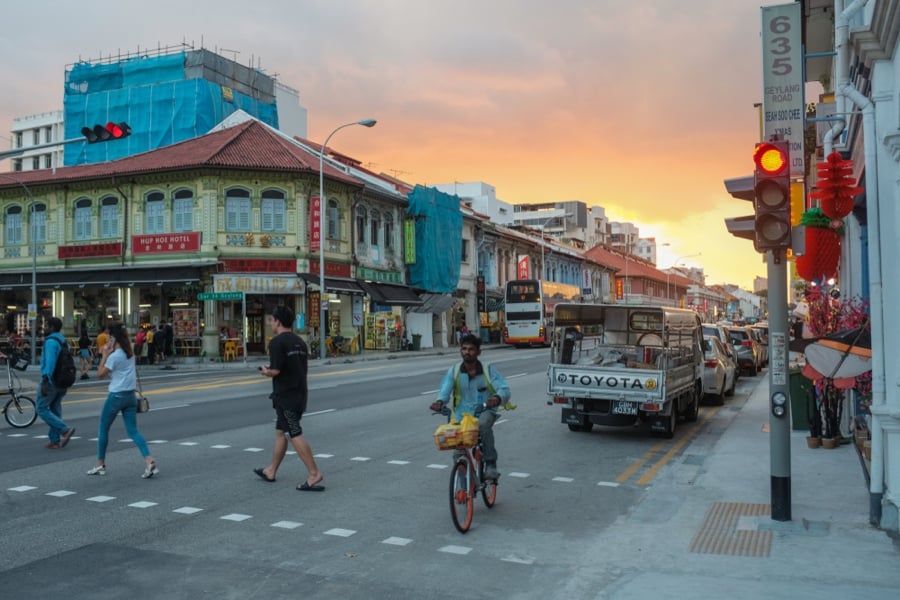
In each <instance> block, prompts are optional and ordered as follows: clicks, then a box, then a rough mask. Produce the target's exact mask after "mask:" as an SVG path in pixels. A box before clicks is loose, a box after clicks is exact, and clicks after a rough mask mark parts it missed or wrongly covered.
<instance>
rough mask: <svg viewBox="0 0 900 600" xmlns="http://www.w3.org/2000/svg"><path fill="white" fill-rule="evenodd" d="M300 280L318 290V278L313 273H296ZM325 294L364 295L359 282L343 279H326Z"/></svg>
mask: <svg viewBox="0 0 900 600" xmlns="http://www.w3.org/2000/svg"><path fill="white" fill-rule="evenodd" d="M297 275H298V276H299V277H300V279H302V280H303V281H305V282H306V283H307V284H309V285H314V286H315V287H316V289H318V288H319V276H318V275H316V274H315V273H298V274H297ZM325 292H326V293H329V294H364V293H365V292H364V291H363V289H362V287H361V286H360V285H359V282H358V281H356V280H355V279H345V278H343V277H326V278H325Z"/></svg>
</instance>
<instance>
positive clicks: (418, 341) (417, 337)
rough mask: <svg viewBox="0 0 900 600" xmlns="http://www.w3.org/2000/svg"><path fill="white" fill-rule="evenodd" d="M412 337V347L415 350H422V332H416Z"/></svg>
mask: <svg viewBox="0 0 900 600" xmlns="http://www.w3.org/2000/svg"><path fill="white" fill-rule="evenodd" d="M412 338H413V343H412V349H413V350H421V349H422V334H421V333H414V334H412Z"/></svg>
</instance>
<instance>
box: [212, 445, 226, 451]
mask: <svg viewBox="0 0 900 600" xmlns="http://www.w3.org/2000/svg"><path fill="white" fill-rule="evenodd" d="M210 448H215V449H216V450H224V449H225V448H231V446H229V445H228V444H213V445H212V446H210Z"/></svg>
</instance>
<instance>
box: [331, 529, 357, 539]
mask: <svg viewBox="0 0 900 600" xmlns="http://www.w3.org/2000/svg"><path fill="white" fill-rule="evenodd" d="M354 533H356V532H355V531H353V530H352V529H341V528H339V527H338V528H335V529H329V530H328V531H326V532H325V535H336V536H338V537H350V536H351V535H353V534H354Z"/></svg>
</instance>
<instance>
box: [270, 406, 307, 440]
mask: <svg viewBox="0 0 900 600" xmlns="http://www.w3.org/2000/svg"><path fill="white" fill-rule="evenodd" d="M302 416H303V411H302V410H291V409H290V408H282V407H280V406H277V405H276V406H275V429H277V430H278V431H284V432H285V433H287V434H288V436H289V437H292V438H295V437H297V436H300V435H303V428H302V427H300V418H301V417H302Z"/></svg>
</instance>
